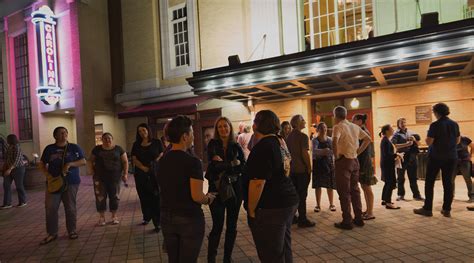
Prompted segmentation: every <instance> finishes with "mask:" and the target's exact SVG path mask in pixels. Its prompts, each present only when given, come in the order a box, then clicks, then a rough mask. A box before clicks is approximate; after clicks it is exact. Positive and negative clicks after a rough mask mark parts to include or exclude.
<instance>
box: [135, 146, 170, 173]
mask: <svg viewBox="0 0 474 263" xmlns="http://www.w3.org/2000/svg"><path fill="white" fill-rule="evenodd" d="M162 152H163V144H161V142H160V141H159V140H152V141H151V144H150V145H148V146H142V145H141V144H140V143H137V142H135V143H134V144H133V147H132V156H135V158H137V160H138V161H140V162H141V163H142V164H143V165H144V166H146V167H151V162H152V161H154V160H156V158H158V156H160V154H161V153H162ZM135 171H138V172H143V171H142V170H141V169H140V168H138V167H135Z"/></svg>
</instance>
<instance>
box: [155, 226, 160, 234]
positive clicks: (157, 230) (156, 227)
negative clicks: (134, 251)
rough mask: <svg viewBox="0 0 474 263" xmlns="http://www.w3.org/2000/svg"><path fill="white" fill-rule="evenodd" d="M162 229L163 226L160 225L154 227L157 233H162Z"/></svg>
mask: <svg viewBox="0 0 474 263" xmlns="http://www.w3.org/2000/svg"><path fill="white" fill-rule="evenodd" d="M160 230H161V228H160V227H159V226H155V229H153V231H155V233H160Z"/></svg>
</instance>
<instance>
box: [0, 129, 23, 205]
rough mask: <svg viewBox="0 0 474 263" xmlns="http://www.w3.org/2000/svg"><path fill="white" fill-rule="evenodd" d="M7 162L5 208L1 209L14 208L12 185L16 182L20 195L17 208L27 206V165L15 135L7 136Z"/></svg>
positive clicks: (5, 166) (5, 168) (4, 192)
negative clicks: (25, 180)
mask: <svg viewBox="0 0 474 263" xmlns="http://www.w3.org/2000/svg"><path fill="white" fill-rule="evenodd" d="M7 144H8V146H7V151H6V160H5V164H4V166H3V206H1V207H0V209H8V208H11V207H12V191H11V185H12V182H13V181H15V186H16V191H17V193H18V205H17V207H24V206H26V192H25V187H24V186H23V179H24V178H25V165H24V164H23V153H22V152H21V148H20V144H19V143H18V138H17V137H16V135H15V134H10V135H8V136H7Z"/></svg>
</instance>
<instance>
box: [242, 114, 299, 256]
mask: <svg viewBox="0 0 474 263" xmlns="http://www.w3.org/2000/svg"><path fill="white" fill-rule="evenodd" d="M254 131H255V132H256V133H255V134H256V137H257V139H259V141H258V143H257V144H256V145H255V147H254V148H253V149H252V152H251V153H250V156H249V158H248V160H247V174H248V177H249V178H250V183H249V190H248V191H249V194H248V196H249V200H248V210H247V211H248V217H249V225H250V230H251V231H252V236H253V239H254V242H255V246H256V247H257V252H258V257H259V259H260V261H261V262H263V263H267V262H269V263H270V262H272V263H273V262H292V261H293V256H292V252H291V223H292V220H293V216H294V214H295V212H296V208H297V206H298V195H297V193H296V189H295V187H294V186H293V183H292V182H291V179H290V178H289V175H290V160H291V156H290V153H289V151H288V148H287V147H286V144H285V141H284V140H283V139H282V138H281V137H279V136H277V134H278V132H279V131H280V120H279V119H278V117H277V116H276V114H275V113H274V112H272V111H269V110H262V111H259V112H258V113H257V115H256V116H255V119H254Z"/></svg>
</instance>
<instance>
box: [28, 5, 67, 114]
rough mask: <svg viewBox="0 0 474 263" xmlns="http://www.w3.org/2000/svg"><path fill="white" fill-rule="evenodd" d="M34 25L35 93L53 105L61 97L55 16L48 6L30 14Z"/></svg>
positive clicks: (44, 101) (43, 100)
mask: <svg viewBox="0 0 474 263" xmlns="http://www.w3.org/2000/svg"><path fill="white" fill-rule="evenodd" d="M31 16H32V17H33V18H32V19H31V21H32V22H33V24H35V27H36V41H37V43H36V46H37V49H38V62H39V63H38V71H39V72H38V73H39V85H38V87H37V88H36V95H37V96H38V98H39V99H40V100H41V101H42V102H43V103H44V104H46V105H54V104H56V103H58V102H59V99H60V98H61V88H60V87H59V78H58V53H57V46H56V17H55V15H54V13H53V11H52V10H51V9H50V8H49V7H48V6H42V7H40V8H39V9H38V10H36V11H35V12H33V13H32V14H31Z"/></svg>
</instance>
